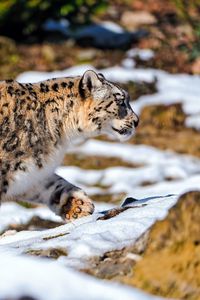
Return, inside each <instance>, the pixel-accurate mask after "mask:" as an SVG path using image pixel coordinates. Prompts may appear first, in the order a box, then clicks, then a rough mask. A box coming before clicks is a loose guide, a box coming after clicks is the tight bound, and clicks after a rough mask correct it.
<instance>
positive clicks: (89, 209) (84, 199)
mask: <svg viewBox="0 0 200 300" xmlns="http://www.w3.org/2000/svg"><path fill="white" fill-rule="evenodd" d="M60 205H61V207H60V215H61V217H62V218H63V219H64V220H66V221H70V220H74V219H78V218H81V217H84V216H87V215H90V214H92V213H93V212H94V204H93V203H92V201H91V199H90V198H89V197H88V196H87V195H86V194H85V193H84V192H83V191H82V190H78V191H72V192H71V193H70V195H69V194H68V193H65V192H63V194H62V195H61V199H60Z"/></svg>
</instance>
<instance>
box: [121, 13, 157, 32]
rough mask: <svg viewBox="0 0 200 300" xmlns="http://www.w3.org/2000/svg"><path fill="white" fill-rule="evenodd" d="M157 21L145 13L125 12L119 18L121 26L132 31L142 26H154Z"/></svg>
mask: <svg viewBox="0 0 200 300" xmlns="http://www.w3.org/2000/svg"><path fill="white" fill-rule="evenodd" d="M156 23H157V20H156V18H155V17H154V15H152V14H151V13H149V12H147V11H135V12H133V11H125V12H124V13H123V14H122V16H121V24H122V25H123V26H125V27H126V28H127V29H129V30H132V29H135V28H138V27H140V26H142V25H152V24H156Z"/></svg>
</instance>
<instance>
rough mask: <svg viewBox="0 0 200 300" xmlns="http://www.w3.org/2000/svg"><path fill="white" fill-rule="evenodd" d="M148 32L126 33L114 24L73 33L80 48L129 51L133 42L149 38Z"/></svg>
mask: <svg viewBox="0 0 200 300" xmlns="http://www.w3.org/2000/svg"><path fill="white" fill-rule="evenodd" d="M147 34H148V33H147V31H146V30H137V31H134V32H128V31H124V30H123V29H122V28H121V27H119V26H117V25H116V24H113V23H110V22H109V23H108V22H105V23H102V24H101V23H100V24H91V25H88V26H85V27H83V28H80V29H77V30H76V31H74V32H71V38H73V39H75V41H76V42H77V43H78V44H79V45H80V46H84V47H86V46H89V47H96V48H100V49H128V48H130V46H131V44H132V43H133V42H137V41H138V40H139V39H141V38H143V37H145V36H147Z"/></svg>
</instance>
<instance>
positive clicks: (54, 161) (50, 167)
mask: <svg viewBox="0 0 200 300" xmlns="http://www.w3.org/2000/svg"><path fill="white" fill-rule="evenodd" d="M64 154H65V149H63V148H59V149H56V150H55V151H54V153H53V154H51V155H50V156H49V157H47V159H46V161H45V162H44V161H43V167H42V168H38V167H37V166H36V165H35V163H34V161H33V160H32V159H31V160H29V162H26V167H27V170H26V171H25V172H24V171H18V172H16V173H15V175H14V177H13V180H12V181H10V182H9V188H8V191H7V196H8V197H14V196H18V195H22V194H25V193H27V192H28V191H29V190H30V189H32V188H35V189H36V191H37V186H40V185H41V184H42V182H43V181H44V180H45V179H47V178H48V177H50V176H51V175H53V173H54V171H55V169H56V168H57V167H58V166H59V165H60V164H61V162H62V160H63V157H64Z"/></svg>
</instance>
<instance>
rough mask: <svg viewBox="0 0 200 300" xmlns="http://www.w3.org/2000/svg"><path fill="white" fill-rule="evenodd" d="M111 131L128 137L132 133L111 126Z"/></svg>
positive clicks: (128, 129)
mask: <svg viewBox="0 0 200 300" xmlns="http://www.w3.org/2000/svg"><path fill="white" fill-rule="evenodd" d="M112 129H113V130H114V131H116V132H117V133H119V134H121V135H129V134H131V133H132V130H131V129H130V128H122V129H117V128H115V127H113V126H112Z"/></svg>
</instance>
